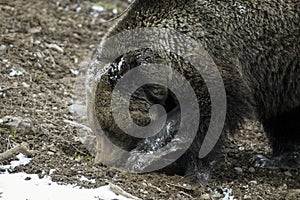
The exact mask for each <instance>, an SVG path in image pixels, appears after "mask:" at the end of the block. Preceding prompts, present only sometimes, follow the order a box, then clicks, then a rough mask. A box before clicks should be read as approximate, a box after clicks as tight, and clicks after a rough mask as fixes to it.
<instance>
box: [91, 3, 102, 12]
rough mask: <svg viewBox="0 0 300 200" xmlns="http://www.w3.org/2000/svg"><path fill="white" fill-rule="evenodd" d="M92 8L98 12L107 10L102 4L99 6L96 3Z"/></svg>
mask: <svg viewBox="0 0 300 200" xmlns="http://www.w3.org/2000/svg"><path fill="white" fill-rule="evenodd" d="M92 10H93V11H96V12H102V11H104V10H105V8H104V7H102V6H97V5H95V6H92Z"/></svg>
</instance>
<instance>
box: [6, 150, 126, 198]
mask: <svg viewBox="0 0 300 200" xmlns="http://www.w3.org/2000/svg"><path fill="white" fill-rule="evenodd" d="M17 158H18V160H17V161H11V163H10V165H3V166H1V165H0V168H1V169H6V172H5V173H3V174H0V199H1V200H12V199H22V200H23V199H27V200H40V199H44V200H65V199H72V200H83V199H85V200H99V199H105V200H113V199H115V200H116V199H118V200H130V199H129V198H126V197H124V196H121V195H117V194H115V193H114V192H113V191H112V190H111V188H110V186H109V185H106V186H102V187H99V188H96V189H82V188H80V187H79V186H76V185H59V184H57V183H55V182H52V180H51V177H49V176H45V177H44V178H43V179H40V178H39V177H38V175H36V174H26V173H16V174H9V173H8V171H7V169H11V168H14V167H16V166H20V165H26V164H28V163H29V162H30V161H31V158H27V157H26V156H24V155H23V154H18V155H17ZM54 171H55V169H53V170H50V174H52V173H53V172H54ZM80 180H81V181H89V182H91V183H95V180H94V179H92V180H89V179H87V178H86V177H84V176H81V177H80Z"/></svg>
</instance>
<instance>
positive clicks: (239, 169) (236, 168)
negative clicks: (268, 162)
mask: <svg viewBox="0 0 300 200" xmlns="http://www.w3.org/2000/svg"><path fill="white" fill-rule="evenodd" d="M234 170H235V171H236V172H237V173H238V174H241V173H243V169H242V168H240V167H235V168H234Z"/></svg>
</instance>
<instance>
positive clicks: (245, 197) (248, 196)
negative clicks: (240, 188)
mask: <svg viewBox="0 0 300 200" xmlns="http://www.w3.org/2000/svg"><path fill="white" fill-rule="evenodd" d="M243 199H252V197H251V196H250V195H246V194H245V195H244V197H243Z"/></svg>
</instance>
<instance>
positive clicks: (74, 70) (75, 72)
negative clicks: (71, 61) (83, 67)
mask: <svg viewBox="0 0 300 200" xmlns="http://www.w3.org/2000/svg"><path fill="white" fill-rule="evenodd" d="M70 71H71V73H72V74H73V75H75V76H77V75H78V74H79V71H78V70H77V69H70Z"/></svg>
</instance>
